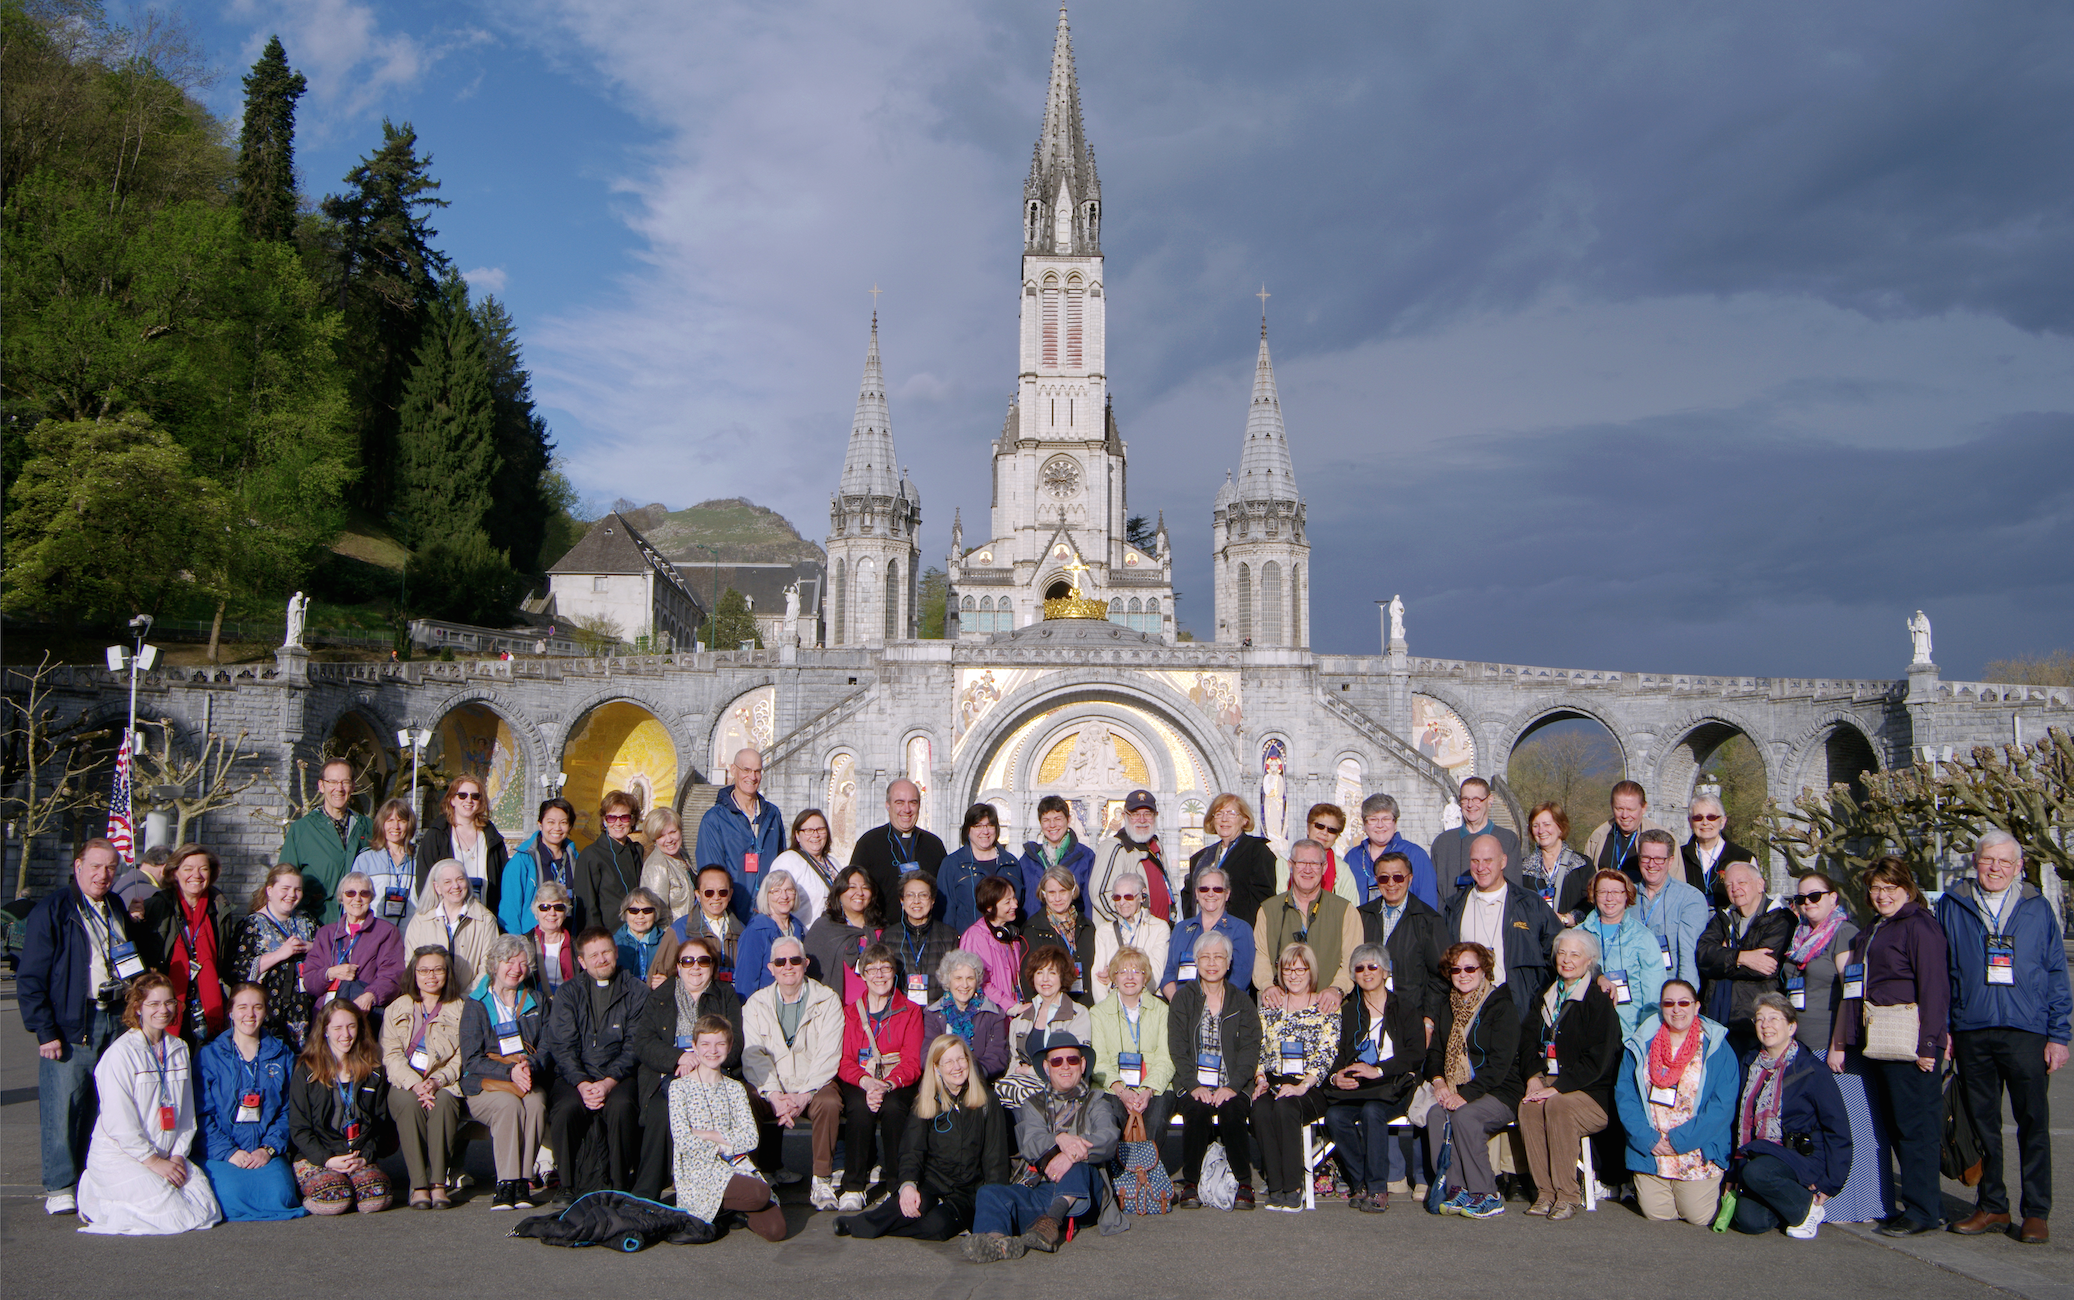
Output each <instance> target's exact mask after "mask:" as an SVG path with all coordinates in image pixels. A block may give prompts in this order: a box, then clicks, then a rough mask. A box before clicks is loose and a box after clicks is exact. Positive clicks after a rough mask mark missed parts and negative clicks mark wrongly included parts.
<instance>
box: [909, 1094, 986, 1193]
mask: <svg viewBox="0 0 2074 1300" xmlns="http://www.w3.org/2000/svg"><path fill="white" fill-rule="evenodd" d="M1013 1154H1014V1147H1013V1146H1011V1145H1010V1143H1009V1140H1008V1112H1006V1111H1004V1110H1002V1109H1001V1106H1000V1103H998V1102H996V1101H995V1100H994V1098H993V1097H992V1095H991V1094H990V1095H989V1096H988V1097H987V1104H986V1105H985V1107H983V1108H982V1109H979V1110H967V1109H966V1108H964V1107H962V1106H961V1107H959V1108H958V1109H956V1110H950V1111H945V1112H944V1113H942V1114H940V1115H934V1116H931V1117H930V1118H928V1119H924V1118H922V1117H921V1116H920V1115H910V1116H908V1120H907V1137H906V1139H905V1140H904V1141H903V1142H902V1143H901V1145H900V1179H899V1181H900V1182H902V1183H913V1184H914V1185H915V1186H916V1187H918V1188H920V1189H921V1190H923V1191H925V1192H928V1193H929V1194H930V1195H932V1196H934V1197H936V1198H937V1199H939V1200H944V1201H951V1202H953V1203H958V1204H962V1205H965V1206H967V1207H969V1206H971V1204H972V1203H973V1202H974V1201H975V1200H976V1199H978V1197H979V1189H980V1188H981V1187H982V1186H984V1185H986V1184H987V1183H1005V1182H1007V1181H1008V1179H1009V1176H1010V1173H1011V1159H1010V1157H1011V1156H1013Z"/></svg>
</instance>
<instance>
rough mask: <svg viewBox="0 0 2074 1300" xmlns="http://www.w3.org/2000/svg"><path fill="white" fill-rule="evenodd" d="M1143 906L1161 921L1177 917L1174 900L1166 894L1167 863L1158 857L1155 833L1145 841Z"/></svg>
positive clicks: (1172, 919)
mask: <svg viewBox="0 0 2074 1300" xmlns="http://www.w3.org/2000/svg"><path fill="white" fill-rule="evenodd" d="M1145 906H1146V907H1147V908H1148V909H1150V910H1151V912H1152V914H1153V915H1154V916H1156V917H1158V918H1159V919H1160V920H1162V921H1167V922H1170V923H1171V922H1173V921H1175V920H1177V919H1179V918H1178V917H1177V916H1176V914H1175V912H1174V900H1173V898H1172V897H1170V896H1169V895H1168V894H1167V864H1166V862H1165V860H1164V859H1162V858H1161V857H1160V852H1159V836H1157V835H1155V836H1153V837H1152V838H1151V839H1149V840H1147V841H1145Z"/></svg>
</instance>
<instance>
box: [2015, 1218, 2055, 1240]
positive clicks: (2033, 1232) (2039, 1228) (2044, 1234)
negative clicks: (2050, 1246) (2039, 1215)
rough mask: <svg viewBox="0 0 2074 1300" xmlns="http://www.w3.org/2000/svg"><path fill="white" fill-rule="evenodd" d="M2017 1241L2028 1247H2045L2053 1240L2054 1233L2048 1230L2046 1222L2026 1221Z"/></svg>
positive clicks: (2017, 1234)
mask: <svg viewBox="0 0 2074 1300" xmlns="http://www.w3.org/2000/svg"><path fill="white" fill-rule="evenodd" d="M2016 1239H2017V1240H2018V1241H2021V1242H2022V1243H2024V1244H2025V1245H2026V1246H2043V1245H2045V1244H2046V1243H2047V1242H2049V1241H2051V1240H2052V1233H2051V1232H2050V1231H2048V1230H2047V1229H2046V1227H2045V1220H2043V1219H2025V1220H2024V1226H2023V1228H2022V1229H2021V1230H2020V1231H2018V1232H2017V1233H2016Z"/></svg>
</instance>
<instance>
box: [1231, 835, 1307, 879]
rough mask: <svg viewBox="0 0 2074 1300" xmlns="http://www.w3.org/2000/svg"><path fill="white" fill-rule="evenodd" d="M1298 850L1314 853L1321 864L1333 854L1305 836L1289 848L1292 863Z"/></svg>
mask: <svg viewBox="0 0 2074 1300" xmlns="http://www.w3.org/2000/svg"><path fill="white" fill-rule="evenodd" d="M1298 849H1309V850H1310V851H1311V852H1312V853H1315V854H1317V855H1318V861H1320V862H1323V861H1325V859H1326V858H1328V857H1330V856H1331V854H1330V853H1329V852H1328V851H1327V850H1326V848H1325V846H1324V845H1323V844H1320V843H1318V841H1316V840H1314V839H1311V838H1310V837H1309V836H1305V837H1304V838H1303V839H1300V840H1298V841H1297V842H1296V843H1294V844H1292V845H1290V846H1289V861H1290V862H1292V863H1294V862H1295V861H1296V851H1297V850H1298ZM1225 883H1227V884H1229V883H1230V882H1229V881H1227V882H1225Z"/></svg>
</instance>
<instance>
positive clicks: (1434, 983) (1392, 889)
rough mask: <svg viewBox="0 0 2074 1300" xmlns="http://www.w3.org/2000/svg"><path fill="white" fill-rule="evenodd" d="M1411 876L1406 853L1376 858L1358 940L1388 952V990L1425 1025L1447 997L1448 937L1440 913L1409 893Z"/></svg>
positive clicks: (1444, 922)
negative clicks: (1444, 957) (1443, 962)
mask: <svg viewBox="0 0 2074 1300" xmlns="http://www.w3.org/2000/svg"><path fill="white" fill-rule="evenodd" d="M1348 856H1349V857H1351V856H1352V855H1351V854H1350V855H1348ZM1416 874H1417V869H1416V868H1415V867H1414V866H1413V865H1412V861H1411V857H1410V855H1408V854H1404V853H1394V852H1393V853H1385V854H1383V855H1382V856H1381V857H1378V858H1377V859H1376V860H1375V888H1376V896H1375V897H1374V898H1373V899H1371V900H1369V901H1368V902H1367V903H1364V904H1362V906H1361V911H1360V916H1361V942H1363V943H1379V944H1381V945H1383V947H1384V948H1385V949H1386V950H1388V952H1389V954H1390V970H1391V976H1390V984H1391V989H1392V991H1393V992H1395V993H1396V995H1397V996H1398V997H1399V998H1400V999H1402V1000H1403V1001H1404V1003H1405V1005H1406V1006H1409V1007H1413V1008H1416V1009H1417V1011H1418V1013H1419V1014H1420V1015H1421V1016H1424V1017H1425V1018H1426V1026H1427V1028H1429V1029H1430V1028H1432V1025H1433V1016H1434V1010H1435V1008H1436V1007H1437V1006H1438V1005H1439V1003H1440V1000H1441V999H1443V998H1445V997H1447V988H1446V986H1445V984H1444V983H1443V981H1442V980H1441V978H1440V958H1441V954H1443V953H1445V952H1446V951H1447V946H1448V944H1449V943H1451V942H1452V940H1450V939H1449V938H1448V937H1447V922H1446V921H1445V920H1443V919H1442V918H1441V915H1440V913H1439V912H1437V911H1435V910H1434V909H1433V908H1432V907H1430V906H1428V905H1427V903H1426V900H1425V899H1423V898H1420V897H1419V896H1418V895H1417V894H1415V893H1413V892H1412V888H1413V881H1414V879H1415V877H1416Z"/></svg>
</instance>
